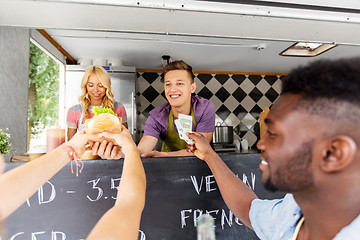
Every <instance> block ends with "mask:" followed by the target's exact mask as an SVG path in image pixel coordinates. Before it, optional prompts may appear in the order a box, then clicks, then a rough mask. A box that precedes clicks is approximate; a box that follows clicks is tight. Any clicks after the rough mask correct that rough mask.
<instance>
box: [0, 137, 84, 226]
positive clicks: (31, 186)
mask: <svg viewBox="0 0 360 240" xmlns="http://www.w3.org/2000/svg"><path fill="white" fill-rule="evenodd" d="M87 141H88V137H87V136H86V134H83V133H77V134H76V135H75V136H74V137H73V138H72V139H71V141H70V143H71V144H72V145H73V146H74V148H76V149H77V153H78V154H82V153H83V152H84V145H85V144H86V143H87ZM69 161H70V157H69V154H68V152H67V151H66V150H65V149H64V148H63V147H62V146H60V147H58V148H56V149H54V150H53V151H51V152H49V153H47V154H45V155H43V156H41V157H40V158H37V159H35V160H33V161H31V162H29V163H26V164H24V165H21V166H19V167H17V168H15V169H12V170H10V171H8V172H6V173H4V174H2V175H1V176H0V190H1V192H2V194H0V213H1V214H0V220H4V219H5V218H6V217H7V216H9V215H10V214H11V213H12V212H14V211H15V210H16V209H17V208H18V207H20V206H21V205H22V204H23V203H24V202H25V201H26V199H28V198H29V197H31V196H32V195H33V194H34V193H35V192H36V191H37V190H38V189H39V187H41V186H42V185H43V184H45V183H46V181H47V180H49V179H50V178H51V177H52V176H54V175H55V174H56V173H57V172H58V171H59V170H60V169H61V168H63V167H64V166H65V165H66V164H67V163H68V162H69Z"/></svg>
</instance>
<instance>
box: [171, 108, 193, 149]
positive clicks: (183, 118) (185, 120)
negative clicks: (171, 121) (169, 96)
mask: <svg viewBox="0 0 360 240" xmlns="http://www.w3.org/2000/svg"><path fill="white" fill-rule="evenodd" d="M175 124H176V128H177V129H178V133H179V137H180V139H183V140H184V141H185V142H186V143H187V144H193V143H194V140H192V139H191V138H189V137H188V136H186V133H188V132H192V116H191V115H185V114H181V113H180V114H179V118H178V119H176V120H175Z"/></svg>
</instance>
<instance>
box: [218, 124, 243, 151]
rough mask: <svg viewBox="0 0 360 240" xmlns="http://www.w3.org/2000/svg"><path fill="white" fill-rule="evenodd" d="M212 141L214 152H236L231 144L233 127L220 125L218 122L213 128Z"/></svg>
mask: <svg viewBox="0 0 360 240" xmlns="http://www.w3.org/2000/svg"><path fill="white" fill-rule="evenodd" d="M212 140H213V147H214V150H215V152H236V151H237V150H238V148H237V147H236V145H235V144H234V143H233V141H234V131H233V126H228V125H226V124H225V125H222V124H220V123H219V122H218V123H217V124H216V126H215V131H214V134H213V139H212Z"/></svg>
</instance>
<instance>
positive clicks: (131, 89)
mask: <svg viewBox="0 0 360 240" xmlns="http://www.w3.org/2000/svg"><path fill="white" fill-rule="evenodd" d="M85 69H86V68H85V67H83V66H67V69H66V76H65V108H66V112H67V110H68V109H69V108H70V107H72V106H73V105H75V104H79V103H80V102H79V97H80V94H81V86H80V85H81V79H82V77H83V76H84V73H85ZM129 69H130V70H129ZM107 70H108V69H107ZM108 73H109V75H110V78H111V86H112V89H113V92H114V98H115V100H116V101H118V102H120V103H122V104H123V105H124V107H125V110H126V113H127V123H128V127H129V130H130V132H131V134H132V136H133V137H135V133H136V105H135V82H136V81H135V80H136V73H135V68H132V67H127V69H126V71H121V70H111V69H110V70H108Z"/></svg>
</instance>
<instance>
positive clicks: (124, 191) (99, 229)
mask: <svg viewBox="0 0 360 240" xmlns="http://www.w3.org/2000/svg"><path fill="white" fill-rule="evenodd" d="M104 136H105V137H107V138H111V139H113V140H114V141H115V143H116V144H118V145H120V146H121V148H122V152H123V153H124V154H125V159H124V166H123V171H122V176H121V181H120V184H119V188H118V194H117V199H116V202H115V205H114V206H113V207H112V208H111V209H110V210H109V211H107V212H106V213H105V215H104V216H103V217H102V218H101V219H100V220H99V222H98V223H97V224H96V226H95V227H94V229H93V230H92V231H91V233H90V235H89V236H88V238H87V239H134V240H135V239H137V237H138V233H139V226H140V219H141V213H142V211H143V209H144V206H145V190H146V178H145V171H144V167H143V165H142V162H141V159H140V156H139V152H138V150H137V148H136V145H135V143H134V142H133V140H132V138H131V135H130V132H129V131H128V130H127V129H124V128H123V130H122V132H121V133H120V134H108V133H104ZM94 148H97V151H98V154H99V155H104V152H105V151H111V152H112V153H113V154H116V151H117V149H116V148H117V147H113V146H112V144H110V145H107V142H104V141H103V142H102V143H101V144H100V145H99V144H96V145H94ZM99 152H100V153H99Z"/></svg>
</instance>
